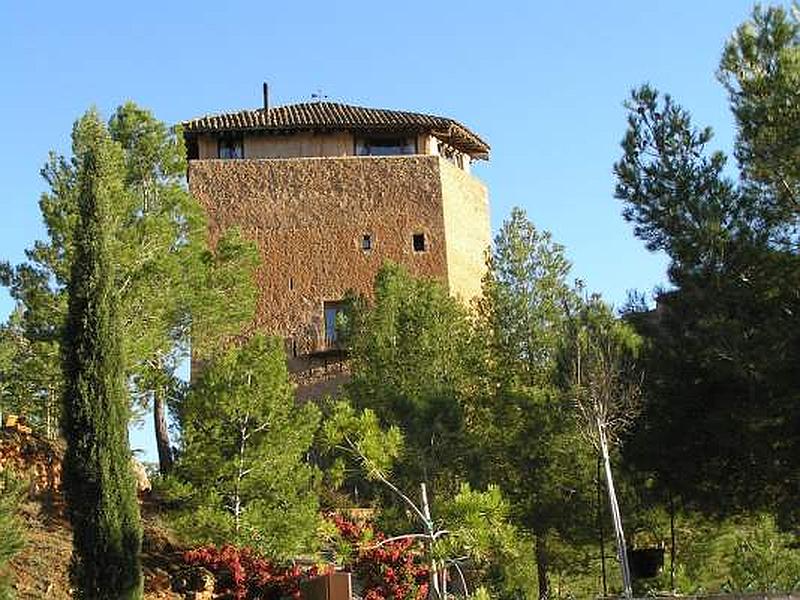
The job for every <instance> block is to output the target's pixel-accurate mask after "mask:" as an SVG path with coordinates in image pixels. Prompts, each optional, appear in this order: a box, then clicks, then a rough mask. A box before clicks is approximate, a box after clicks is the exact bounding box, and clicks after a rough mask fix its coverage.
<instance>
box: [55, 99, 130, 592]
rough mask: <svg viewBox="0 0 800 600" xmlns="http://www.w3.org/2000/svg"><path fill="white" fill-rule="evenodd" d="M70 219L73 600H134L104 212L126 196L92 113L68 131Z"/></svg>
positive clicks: (110, 147)
mask: <svg viewBox="0 0 800 600" xmlns="http://www.w3.org/2000/svg"><path fill="white" fill-rule="evenodd" d="M76 139H77V141H78V143H77V144H76V158H77V159H78V161H79V165H80V166H79V170H78V209H79V212H78V218H77V222H76V229H75V247H74V250H75V253H74V257H73V262H72V269H71V276H70V280H69V284H68V287H67V291H68V313H67V322H66V327H65V331H64V340H63V370H64V380H65V385H64V406H63V408H64V410H63V431H64V435H65V437H66V440H67V450H66V454H65V456H64V492H65V495H66V500H67V507H68V514H69V518H70V521H71V522H72V527H73V531H74V534H73V554H72V565H71V576H72V580H73V584H74V585H75V587H76V593H75V596H76V597H77V598H84V599H91V600H127V599H136V598H141V597H142V576H141V565H140V561H139V550H140V547H141V524H140V519H139V508H138V505H137V502H136V490H135V484H134V479H133V473H132V470H131V456H130V446H129V444H128V410H129V409H128V400H127V394H126V389H125V379H124V360H123V355H122V348H121V345H120V336H119V330H120V323H119V310H118V296H117V290H116V288H115V286H114V261H113V252H114V249H113V244H114V242H113V240H112V238H111V235H110V231H111V230H112V223H111V204H112V203H113V202H116V201H120V200H121V198H122V196H123V195H124V194H125V187H124V172H125V171H124V165H123V162H122V149H121V147H120V146H119V145H118V144H116V143H114V142H113V141H112V140H111V138H110V136H109V134H108V131H107V129H106V128H105V126H104V125H103V123H102V122H101V121H100V119H99V117H98V115H97V113H95V112H94V111H89V112H88V113H86V115H84V116H83V117H82V118H81V119H80V121H79V122H78V124H77V126H76Z"/></svg>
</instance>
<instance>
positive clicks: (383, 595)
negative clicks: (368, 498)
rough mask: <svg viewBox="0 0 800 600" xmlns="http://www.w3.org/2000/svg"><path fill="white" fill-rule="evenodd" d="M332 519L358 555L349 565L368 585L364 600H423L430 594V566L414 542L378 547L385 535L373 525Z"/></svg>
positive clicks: (343, 519) (342, 518) (408, 540)
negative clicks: (356, 549)
mask: <svg viewBox="0 0 800 600" xmlns="http://www.w3.org/2000/svg"><path fill="white" fill-rule="evenodd" d="M332 520H333V522H334V524H335V525H336V527H337V529H338V530H339V535H341V537H342V539H343V540H344V541H346V542H348V543H350V544H351V545H353V547H355V548H358V551H357V553H356V554H355V555H354V556H352V557H351V559H350V563H349V564H347V565H345V566H346V567H347V568H348V569H349V570H350V571H351V572H352V573H353V576H354V577H355V578H356V579H358V580H359V581H361V583H362V584H363V586H364V600H423V599H424V598H425V597H426V596H427V594H428V567H427V566H426V565H424V564H422V556H421V554H420V552H419V551H418V550H416V548H415V544H414V541H413V540H411V539H406V540H396V541H392V542H388V543H385V544H383V545H381V546H376V545H377V544H378V543H380V542H381V540H384V539H385V536H384V535H383V534H382V533H381V532H379V531H375V529H374V528H373V527H372V526H370V525H363V526H362V525H358V524H356V523H353V522H352V521H348V520H347V519H345V518H344V517H342V516H340V515H333V516H332Z"/></svg>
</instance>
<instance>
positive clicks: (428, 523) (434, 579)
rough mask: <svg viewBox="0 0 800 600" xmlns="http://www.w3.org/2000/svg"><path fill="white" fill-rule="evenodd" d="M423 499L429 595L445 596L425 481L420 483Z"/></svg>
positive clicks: (434, 596)
mask: <svg viewBox="0 0 800 600" xmlns="http://www.w3.org/2000/svg"><path fill="white" fill-rule="evenodd" d="M419 487H420V491H421V499H422V515H423V516H424V517H425V533H426V534H427V535H428V542H427V543H426V545H427V546H428V557H429V560H430V563H429V569H430V589H429V590H428V597H429V598H431V597H433V598H439V599H441V598H443V596H442V590H441V587H440V585H439V584H440V582H439V571H438V565H437V563H436V560H435V559H434V558H433V527H432V523H433V520H432V519H431V507H430V504H428V488H427V486H426V485H425V484H424V483H420V484H419Z"/></svg>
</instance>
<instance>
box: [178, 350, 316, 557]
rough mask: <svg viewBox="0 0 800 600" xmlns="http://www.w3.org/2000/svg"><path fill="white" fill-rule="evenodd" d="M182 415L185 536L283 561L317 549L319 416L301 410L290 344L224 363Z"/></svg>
mask: <svg viewBox="0 0 800 600" xmlns="http://www.w3.org/2000/svg"><path fill="white" fill-rule="evenodd" d="M178 412H179V418H180V422H181V431H182V436H183V437H182V439H183V451H182V453H181V456H180V460H179V462H178V463H177V465H176V475H177V476H178V477H180V478H182V479H183V480H184V481H185V482H187V483H188V484H189V489H190V490H191V493H190V497H188V498H187V502H186V503H185V504H184V506H183V507H182V510H181V512H180V513H178V514H177V515H175V520H174V523H175V525H176V528H177V529H178V530H179V532H180V533H182V534H183V535H184V536H185V537H187V538H189V539H190V540H192V541H193V542H196V543H234V544H237V545H246V546H251V547H253V548H255V549H256V550H258V551H259V552H260V553H262V554H264V555H266V556H268V557H270V558H276V559H287V558H291V557H293V556H297V554H299V553H302V552H304V551H307V550H308V549H309V548H311V547H313V545H314V541H315V539H316V531H317V526H318V524H319V516H318V501H317V494H316V482H317V476H318V471H317V470H316V469H315V468H314V467H312V466H311V465H309V464H308V462H307V461H306V456H307V454H308V452H309V450H310V448H311V444H312V441H313V438H314V434H315V432H316V430H317V426H318V424H319V410H318V409H317V408H316V406H314V405H313V404H306V405H304V406H296V405H295V403H294V398H293V390H292V386H291V383H290V382H289V376H288V371H287V369H286V355H285V352H284V350H283V344H282V342H281V341H280V340H278V339H276V338H265V337H264V336H263V335H256V336H254V337H253V338H252V339H250V340H249V341H248V342H246V343H245V344H244V345H242V346H241V347H238V348H232V349H230V350H228V351H227V352H225V353H222V354H220V355H218V356H217V357H216V358H215V359H213V360H212V361H211V362H210V363H208V364H207V365H205V366H204V368H203V371H202V374H201V377H200V379H199V380H198V381H197V382H196V383H195V384H194V386H193V388H192V390H191V391H190V393H189V394H188V396H187V398H186V399H185V400H184V401H183V402H182V403H181V406H180V409H179V411H178Z"/></svg>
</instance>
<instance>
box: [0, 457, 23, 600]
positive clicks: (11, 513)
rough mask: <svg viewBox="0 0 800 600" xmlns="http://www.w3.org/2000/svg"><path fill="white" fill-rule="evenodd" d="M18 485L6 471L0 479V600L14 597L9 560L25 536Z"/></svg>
mask: <svg viewBox="0 0 800 600" xmlns="http://www.w3.org/2000/svg"><path fill="white" fill-rule="evenodd" d="M21 487H22V486H21V485H20V483H19V482H18V481H17V480H16V479H13V478H12V477H11V476H10V474H9V472H8V471H5V472H4V473H3V477H2V479H0V532H2V534H3V535H2V536H0V600H13V599H14V597H15V595H14V591H13V588H12V582H11V579H12V578H11V573H10V572H9V571H10V570H11V565H10V564H9V563H10V561H11V559H12V558H14V556H15V555H16V554H17V553H18V552H19V551H20V550H22V548H23V546H24V544H25V536H24V531H23V527H22V523H21V521H20V518H19V514H18V510H19V502H20V499H21V497H22V489H21Z"/></svg>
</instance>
